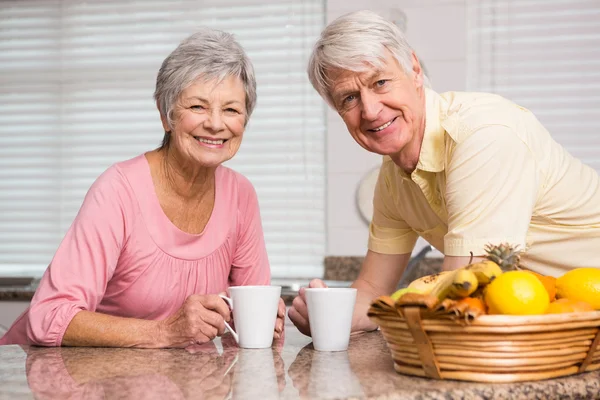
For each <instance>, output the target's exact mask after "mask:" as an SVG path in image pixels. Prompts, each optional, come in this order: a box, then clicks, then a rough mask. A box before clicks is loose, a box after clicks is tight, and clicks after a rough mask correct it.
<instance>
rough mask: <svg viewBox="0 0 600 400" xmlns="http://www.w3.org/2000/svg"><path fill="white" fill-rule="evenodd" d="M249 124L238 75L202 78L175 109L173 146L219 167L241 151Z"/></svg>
mask: <svg viewBox="0 0 600 400" xmlns="http://www.w3.org/2000/svg"><path fill="white" fill-rule="evenodd" d="M245 123H246V94H245V91H244V85H243V84H242V81H241V80H240V79H239V78H238V77H234V76H229V77H226V78H225V79H223V80H222V81H220V82H218V81H216V80H212V81H204V80H198V81H196V82H195V83H194V84H192V85H191V86H189V87H188V88H187V89H185V90H184V91H183V92H182V93H181V95H180V97H179V100H178V102H177V104H176V106H175V108H174V111H173V127H172V129H171V140H170V144H169V146H170V147H171V149H172V150H175V151H176V152H177V153H178V155H179V156H180V157H182V158H184V159H185V160H187V161H189V162H192V163H195V164H198V165H200V166H203V167H217V166H218V165H220V164H222V163H223V162H225V161H227V160H229V159H230V158H232V157H233V156H234V155H235V153H237V151H238V149H239V148H240V144H241V143H242V136H243V135H244V129H245ZM163 124H165V121H163ZM165 129H167V128H165Z"/></svg>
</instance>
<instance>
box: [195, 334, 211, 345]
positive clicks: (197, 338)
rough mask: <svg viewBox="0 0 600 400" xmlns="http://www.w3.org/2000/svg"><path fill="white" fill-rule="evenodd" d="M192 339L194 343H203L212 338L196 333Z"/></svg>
mask: <svg viewBox="0 0 600 400" xmlns="http://www.w3.org/2000/svg"><path fill="white" fill-rule="evenodd" d="M194 340H195V341H196V344H204V343H208V342H210V341H211V340H212V339H211V338H209V337H207V336H206V335H204V334H202V333H198V334H197V335H196V336H195V337H194Z"/></svg>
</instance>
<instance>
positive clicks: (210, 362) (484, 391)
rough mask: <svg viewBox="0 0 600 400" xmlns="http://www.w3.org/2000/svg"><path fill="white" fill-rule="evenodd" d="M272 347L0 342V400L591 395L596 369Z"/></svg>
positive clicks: (381, 347)
mask: <svg viewBox="0 0 600 400" xmlns="http://www.w3.org/2000/svg"><path fill="white" fill-rule="evenodd" d="M286 330H287V332H286V338H285V339H284V340H281V341H278V342H276V343H275V344H274V346H273V347H272V348H270V349H263V350H244V349H239V348H238V347H237V346H236V345H235V342H233V341H232V338H231V337H230V336H228V335H225V336H223V338H222V340H221V339H217V340H215V341H214V342H212V343H209V344H207V345H203V346H196V347H194V348H190V349H188V350H177V349H169V350H134V349H102V348H37V347H27V346H24V347H20V346H0V399H4V398H6V399H31V398H38V399H42V398H43V399H52V398H56V399H65V398H73V399H79V398H82V399H83V398H84V399H97V398H106V399H205V398H210V399H229V398H233V399H249V400H252V399H297V398H323V399H332V398H336V399H344V398H353V399H363V398H365V399H467V400H468V399H596V398H600V371H597V372H591V373H586V374H581V375H576V376H572V377H568V378H561V379H555V380H548V381H541V382H528V383H518V384H495V385H492V384H479V383H469V382H455V381H433V380H428V379H421V378H414V377H409V376H404V375H399V374H398V373H396V372H395V371H394V368H393V364H392V359H391V356H390V353H389V351H388V349H387V347H386V344H385V342H384V340H383V338H382V336H381V334H380V333H379V332H372V333H366V334H360V335H355V336H353V337H352V339H351V342H350V347H349V349H348V351H347V352H338V353H321V352H316V351H314V350H313V348H312V345H311V341H310V338H308V337H306V336H303V335H301V334H300V333H299V332H298V331H297V330H296V329H294V328H293V327H291V326H287V327H286Z"/></svg>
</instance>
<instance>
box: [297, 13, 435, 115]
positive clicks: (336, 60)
mask: <svg viewBox="0 0 600 400" xmlns="http://www.w3.org/2000/svg"><path fill="white" fill-rule="evenodd" d="M386 49H387V50H389V51H390V52H391V53H392V54H393V55H394V58H395V59H396V60H397V61H398V63H399V64H400V66H401V67H402V69H403V70H404V72H406V73H407V74H412V73H413V72H412V48H411V47H410V45H409V44H408V42H407V41H406V38H405V37H404V34H403V33H402V31H401V30H400V29H399V28H398V27H397V26H396V25H395V24H394V23H392V22H391V21H388V20H386V19H385V18H383V17H381V16H380V15H378V14H376V13H374V12H372V11H368V10H362V11H355V12H351V13H348V14H345V15H342V16H341V17H339V18H337V19H336V20H334V21H333V22H331V23H330V24H329V25H328V26H327V27H326V28H325V29H324V30H323V32H322V33H321V37H320V38H319V40H318V41H317V43H316V44H315V47H314V48H313V52H312V54H311V56H310V60H309V62H308V71H307V72H308V79H309V80H310V83H311V84H312V85H313V87H314V88H315V90H316V91H317V92H319V94H320V95H321V97H322V98H323V99H325V101H327V103H328V104H329V105H330V106H332V107H334V104H333V99H332V98H331V94H330V91H329V85H330V83H331V82H330V80H329V78H328V76H327V73H328V70H330V69H343V70H349V71H355V72H362V71H366V70H367V69H369V64H370V65H372V66H373V67H375V68H382V67H383V63H384V61H385V58H386V56H385V50H386ZM423 80H424V85H425V86H429V81H428V79H427V77H426V76H425V74H423ZM334 108H335V107H334Z"/></svg>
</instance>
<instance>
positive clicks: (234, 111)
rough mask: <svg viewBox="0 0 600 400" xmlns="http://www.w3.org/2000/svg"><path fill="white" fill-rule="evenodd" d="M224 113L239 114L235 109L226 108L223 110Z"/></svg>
mask: <svg viewBox="0 0 600 400" xmlns="http://www.w3.org/2000/svg"><path fill="white" fill-rule="evenodd" d="M225 111H227V112H228V113H232V114H239V113H240V112H239V111H238V110H236V109H235V108H227V109H225Z"/></svg>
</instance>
